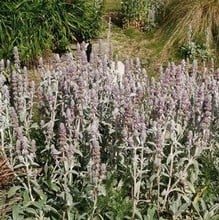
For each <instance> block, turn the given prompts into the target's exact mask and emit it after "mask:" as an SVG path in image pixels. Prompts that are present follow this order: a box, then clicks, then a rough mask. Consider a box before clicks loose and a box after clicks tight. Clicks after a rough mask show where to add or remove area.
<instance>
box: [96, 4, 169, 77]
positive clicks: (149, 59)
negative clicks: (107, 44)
mask: <svg viewBox="0 0 219 220" xmlns="http://www.w3.org/2000/svg"><path fill="white" fill-rule="evenodd" d="M120 2H121V1H120V0H105V5H104V6H105V7H104V24H105V25H104V28H103V31H102V32H101V34H100V38H102V39H106V38H107V34H108V28H107V27H108V24H107V22H108V20H109V17H111V20H112V24H111V32H110V39H111V42H112V45H113V52H114V55H118V57H119V59H120V60H122V61H123V60H125V59H126V58H127V57H130V58H133V59H134V58H136V57H139V58H140V60H141V62H142V65H143V66H144V67H146V68H147V69H148V70H150V72H152V74H153V72H154V71H156V69H157V68H158V67H159V66H160V65H161V64H162V63H165V62H166V61H167V57H168V56H164V53H163V51H162V48H163V42H162V40H161V39H160V37H159V36H158V35H157V33H156V32H154V33H152V32H150V33H146V32H142V31H139V30H137V29H135V28H134V27H128V28H126V29H124V28H122V27H121V25H118V24H121V23H122V21H121V19H120V18H119V16H118V15H119V8H120Z"/></svg>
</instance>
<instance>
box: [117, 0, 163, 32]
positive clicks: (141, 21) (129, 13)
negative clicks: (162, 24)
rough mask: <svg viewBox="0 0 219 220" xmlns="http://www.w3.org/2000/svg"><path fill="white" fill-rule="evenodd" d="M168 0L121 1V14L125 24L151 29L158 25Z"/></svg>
mask: <svg viewBox="0 0 219 220" xmlns="http://www.w3.org/2000/svg"><path fill="white" fill-rule="evenodd" d="M165 2H166V1H164V0H159V1H154V0H138V1H134V0H125V1H122V2H121V14H122V17H123V24H124V25H125V26H130V25H131V26H135V27H138V28H140V29H142V30H150V29H151V28H154V27H155V26H156V25H157V18H158V17H159V15H161V11H162V7H163V5H164V4H165Z"/></svg>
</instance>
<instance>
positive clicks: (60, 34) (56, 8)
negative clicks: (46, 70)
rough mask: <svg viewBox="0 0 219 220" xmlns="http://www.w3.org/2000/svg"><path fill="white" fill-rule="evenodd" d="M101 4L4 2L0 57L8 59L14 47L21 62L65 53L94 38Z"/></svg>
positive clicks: (0, 14) (54, 0)
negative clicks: (75, 43)
mask: <svg viewBox="0 0 219 220" xmlns="http://www.w3.org/2000/svg"><path fill="white" fill-rule="evenodd" d="M101 4H102V3H101V1H95V0H88V1H83V0H79V1H69V2H67V1H65V0H51V1H43V0H34V1H33V0H24V1H21V0H19V1H3V2H2V3H1V8H0V21H1V22H0V31H1V36H0V57H4V58H9V57H10V55H11V53H12V50H13V47H14V46H18V47H19V49H20V58H21V60H22V61H30V60H32V59H34V58H35V57H37V56H39V55H42V54H43V53H46V52H47V51H53V50H55V51H59V52H61V51H65V50H66V49H67V48H68V47H69V46H70V43H71V42H72V41H74V40H76V39H78V38H81V39H88V38H93V37H95V36H96V35H97V33H98V30H99V27H100V24H101Z"/></svg>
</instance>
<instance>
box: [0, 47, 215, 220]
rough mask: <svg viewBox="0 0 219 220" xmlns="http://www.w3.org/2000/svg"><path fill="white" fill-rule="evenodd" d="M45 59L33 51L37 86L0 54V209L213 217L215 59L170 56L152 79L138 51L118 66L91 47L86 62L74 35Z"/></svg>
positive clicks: (39, 214)
mask: <svg viewBox="0 0 219 220" xmlns="http://www.w3.org/2000/svg"><path fill="white" fill-rule="evenodd" d="M100 48H101V47H100ZM14 52H15V53H17V49H15V50H14ZM16 56H17V55H16ZM54 60H55V61H54V63H53V65H52V66H51V67H50V68H46V67H45V66H44V64H43V60H42V59H40V61H39V68H38V70H39V74H40V75H41V81H40V84H39V86H38V87H34V84H33V82H30V80H29V79H28V72H27V70H26V68H23V67H22V66H21V65H19V62H18V61H19V59H18V57H17V58H16V60H15V62H16V63H15V64H13V65H10V67H9V66H8V65H6V66H5V65H4V62H3V61H2V62H1V74H0V80H1V81H0V83H1V85H3V86H1V87H0V97H1V99H0V107H1V108H0V111H1V121H0V131H1V133H0V135H1V155H2V158H3V161H4V160H5V161H7V167H8V168H10V170H12V171H13V178H12V179H11V180H10V181H8V182H7V187H8V191H6V188H4V190H5V191H4V192H5V196H6V198H7V201H9V202H10V203H11V205H10V209H7V211H5V213H4V215H5V216H7V218H9V219H10V218H12V219H27V218H29V219H63V220H64V219H69V220H70V219H71V220H72V219H217V218H218V211H219V204H218V196H219V189H218V186H217V181H218V175H212V176H211V175H208V173H209V172H211V173H216V174H218V173H219V170H218V166H217V165H218V159H217V155H218V152H219V150H218V142H219V135H218V131H219V115H218V111H219V109H218V108H219V104H218V103H219V96H218V93H219V81H218V70H215V68H214V66H212V67H211V68H210V70H207V69H206V66H205V65H203V66H202V65H198V64H197V62H196V61H194V62H193V63H189V61H184V60H183V61H182V62H181V63H180V64H178V65H177V64H175V63H169V64H168V65H167V67H166V68H163V67H161V68H160V70H159V72H158V76H157V79H156V80H155V79H154V78H149V77H147V75H146V70H145V69H142V68H141V64H140V61H139V59H136V60H130V59H127V60H126V61H125V63H124V69H122V71H121V70H118V69H117V66H118V65H117V64H118V61H114V60H111V59H110V58H109V57H108V55H107V54H104V53H103V52H102V51H101V49H100V51H98V50H97V51H95V50H94V52H93V54H92V56H91V60H90V62H87V59H86V53H85V51H84V45H83V44H82V45H79V44H78V46H77V52H76V54H71V53H67V54H65V55H63V56H61V57H60V56H59V55H56V56H55V59H54ZM6 69H7V71H8V74H9V77H8V79H9V84H5V81H6V77H5V71H6ZM115 79H116V80H115ZM36 100H37V102H36ZM35 108H37V109H38V111H39V112H40V114H39V115H38V117H37V120H34V118H35V117H33V115H34V114H35V112H36V110H35Z"/></svg>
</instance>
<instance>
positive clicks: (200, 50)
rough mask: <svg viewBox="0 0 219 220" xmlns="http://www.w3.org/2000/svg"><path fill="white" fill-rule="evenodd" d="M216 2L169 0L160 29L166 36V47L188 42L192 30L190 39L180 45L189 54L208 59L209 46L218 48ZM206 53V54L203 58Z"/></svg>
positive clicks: (218, 24)
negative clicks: (189, 40)
mask: <svg viewBox="0 0 219 220" xmlns="http://www.w3.org/2000/svg"><path fill="white" fill-rule="evenodd" d="M218 10H219V2H218V1H217V0H210V1H208V0H194V1H187V0H180V1H179V0H171V1H169V2H168V4H167V6H166V10H165V18H164V23H163V27H162V30H163V32H164V33H166V34H167V35H168V40H167V42H166V45H165V46H166V47H168V48H170V47H171V46H173V45H174V44H176V43H180V44H182V43H185V42H187V34H185V33H188V32H190V31H191V30H192V36H190V39H191V37H192V39H193V42H188V43H187V44H184V46H183V47H184V48H183V47H182V48H181V49H182V52H183V51H184V52H183V53H186V54H187V55H189V56H201V57H202V58H205V59H206V58H208V56H209V55H210V52H211V49H215V48H218V36H219V35H218V27H219V16H218V12H219V11H218ZM206 56H207V57H206Z"/></svg>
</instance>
